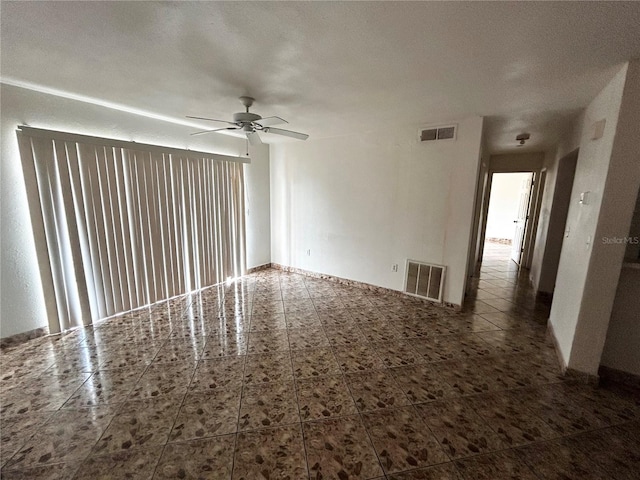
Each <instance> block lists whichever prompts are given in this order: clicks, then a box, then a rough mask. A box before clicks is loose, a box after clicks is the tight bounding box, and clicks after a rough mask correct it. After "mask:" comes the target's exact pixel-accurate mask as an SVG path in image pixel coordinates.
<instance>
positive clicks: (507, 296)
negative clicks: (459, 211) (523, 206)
mask: <svg viewBox="0 0 640 480" xmlns="http://www.w3.org/2000/svg"><path fill="white" fill-rule="evenodd" d="M504 251H505V248H504V247H503V246H496V247H495V248H494V246H492V245H489V244H488V245H487V250H486V251H485V257H484V258H485V260H484V264H483V266H482V270H481V277H480V279H479V280H478V281H477V287H478V288H477V292H476V293H475V294H474V296H473V298H472V299H470V300H469V302H468V304H467V305H466V309H465V311H464V312H454V311H452V310H448V309H444V308H442V307H439V306H435V305H431V304H427V303H423V302H421V301H418V300H415V299H413V298H409V297H405V296H398V295H392V294H381V293H374V292H373V291H371V290H366V289H360V288H355V287H351V286H346V285H341V284H338V283H334V282H329V281H326V280H321V279H317V278H311V277H307V276H302V275H297V274H291V273H285V272H282V271H279V270H273V269H269V270H263V271H260V272H258V273H255V274H252V275H248V276H246V277H243V278H242V279H241V280H238V281H237V282H235V283H232V284H229V285H224V286H218V287H211V288H207V289H205V290H203V291H201V292H199V293H196V294H193V295H187V296H184V297H181V298H177V299H173V300H170V301H169V302H163V303H159V304H156V305H153V306H152V307H151V308H147V309H142V310H138V311H136V312H131V313H128V314H125V315H121V316H119V317H115V318H111V319H108V320H105V321H103V322H100V323H99V324H97V325H94V326H93V328H85V329H80V330H76V331H73V332H71V333H68V334H66V335H64V336H62V337H45V338H40V339H36V340H32V341H30V342H28V343H26V344H24V345H21V346H19V347H16V348H13V349H11V350H4V351H3V352H2V380H1V382H2V383H1V400H2V409H1V415H2V457H1V460H2V466H3V469H2V478H4V479H31V480H37V479H44V478H46V479H54V478H74V479H92V480H93V479H96V478H139V479H150V478H154V479H169V478H188V479H196V478H207V479H209V478H210V479H221V480H222V479H224V480H230V479H234V480H240V479H245V480H256V479H261V478H288V479H290V480H301V479H306V478H311V479H336V478H339V479H347V478H348V479H385V478H387V479H394V480H409V479H413V480H418V479H431V480H434V479H441V480H453V479H455V480H461V479H467V480H480V479H487V480H488V479H491V480H496V479H513V478H520V479H581V480H585V479H586V480H588V479H594V480H595V479H598V480H600V479H603V478H612V479H616V480H620V479H629V480H631V479H638V478H640V476H639V475H640V474H639V472H640V454H639V452H640V400H639V399H638V398H633V397H632V396H630V395H628V394H624V393H620V392H614V391H610V390H606V389H594V388H592V387H590V386H587V385H584V384H580V383H576V382H572V381H570V380H569V379H567V378H563V377H562V376H561V375H560V372H559V369H558V362H557V359H556V356H555V352H554V349H553V347H552V346H551V345H550V344H549V342H548V341H547V337H546V327H545V321H546V318H547V315H548V305H544V304H540V303H539V302H536V301H535V298H534V297H533V296H532V292H531V291H530V289H528V288H527V287H526V286H522V285H518V282H517V280H518V271H517V268H516V266H515V264H513V263H512V262H511V263H510V260H509V261H507V260H505V259H504V255H503V254H504Z"/></svg>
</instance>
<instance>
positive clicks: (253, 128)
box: [187, 97, 309, 145]
mask: <svg viewBox="0 0 640 480" xmlns="http://www.w3.org/2000/svg"><path fill="white" fill-rule="evenodd" d="M240 101H241V102H242V104H243V105H244V106H245V108H246V111H244V112H238V113H234V114H233V121H232V122H229V121H227V120H217V119H215V118H205V117H192V116H189V115H187V118H194V119H197V120H207V121H210V122H221V123H227V124H229V125H233V126H231V127H222V128H214V129H213V130H202V131H201V132H195V133H192V134H191V135H202V134H204V133H211V132H219V131H221V130H243V131H244V132H245V134H246V135H247V140H248V141H249V143H250V144H251V145H261V144H262V139H261V138H260V135H258V132H263V133H275V134H277V135H284V136H285V137H291V138H297V139H298V140H306V139H307V138H309V135H307V134H306V133H299V132H292V131H291V130H283V129H282V128H273V127H272V125H280V124H281V123H288V122H287V121H286V120H284V119H282V118H280V117H265V118H262V117H261V116H260V115H258V114H257V113H251V112H250V111H249V107H250V106H251V105H253V102H254V101H255V99H254V98H252V97H240Z"/></svg>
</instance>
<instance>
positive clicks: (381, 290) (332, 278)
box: [271, 263, 462, 312]
mask: <svg viewBox="0 0 640 480" xmlns="http://www.w3.org/2000/svg"><path fill="white" fill-rule="evenodd" d="M271 268H273V269H274V270H280V271H282V272H288V273H297V274H299V275H304V276H305V277H310V278H318V279H321V280H328V281H330V282H334V283H338V284H340V285H346V286H349V287H355V288H360V289H363V290H368V291H370V292H375V293H379V294H381V295H392V296H394V297H400V298H411V299H412V300H418V301H420V302H423V303H427V304H429V305H437V306H439V307H444V308H447V309H451V310H455V311H456V312H459V311H461V310H462V307H461V306H460V305H455V304H453V303H448V302H445V303H438V302H432V301H431V300H427V299H424V298H420V297H415V296H413V295H407V294H406V293H404V292H401V291H400V290H392V289H391V288H386V287H379V286H377V285H372V284H370V283H365V282H358V281H356V280H349V279H348V278H342V277H336V276H334V275H327V274H325V273H318V272H312V271H310V270H303V269H301V268H295V267H288V266H286V265H280V264H279V263H272V264H271Z"/></svg>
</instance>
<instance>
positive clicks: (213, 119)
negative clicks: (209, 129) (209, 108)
mask: <svg viewBox="0 0 640 480" xmlns="http://www.w3.org/2000/svg"><path fill="white" fill-rule="evenodd" d="M187 118H194V119H196V120H208V121H210V122H222V123H228V124H229V125H235V123H233V122H228V121H226V120H218V119H216V118H206V117H192V116H191V115H187Z"/></svg>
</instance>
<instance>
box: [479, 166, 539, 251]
mask: <svg viewBox="0 0 640 480" xmlns="http://www.w3.org/2000/svg"><path fill="white" fill-rule="evenodd" d="M530 176H531V174H530V173H496V174H494V175H493V181H492V183H491V197H490V199H489V214H488V215H487V232H486V234H485V236H486V237H487V238H508V239H513V235H514V233H515V226H514V223H513V221H514V220H515V219H516V218H518V206H519V202H520V189H521V188H522V182H523V181H524V180H525V179H527V178H529V177H530Z"/></svg>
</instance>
